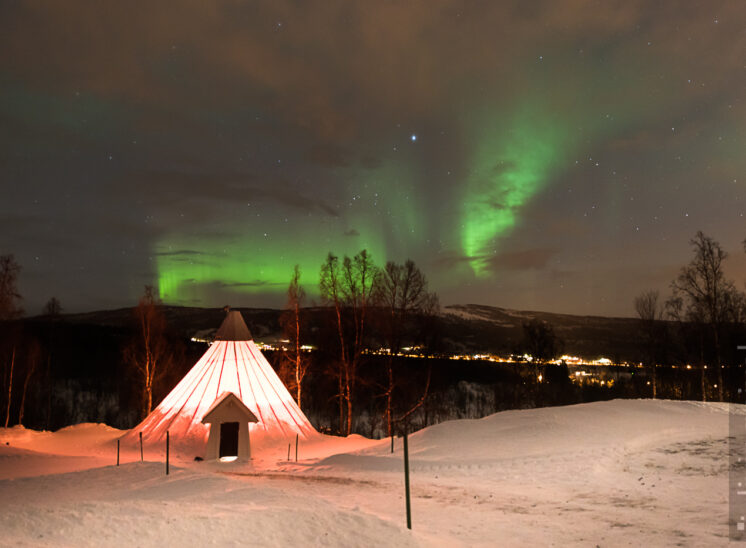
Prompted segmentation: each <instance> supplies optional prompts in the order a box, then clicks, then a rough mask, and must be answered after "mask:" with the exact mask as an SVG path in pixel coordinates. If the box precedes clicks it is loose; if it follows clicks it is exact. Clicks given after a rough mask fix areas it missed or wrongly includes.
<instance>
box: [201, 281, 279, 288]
mask: <svg viewBox="0 0 746 548" xmlns="http://www.w3.org/2000/svg"><path fill="white" fill-rule="evenodd" d="M216 285H217V286H218V287H259V288H260V287H277V286H284V285H287V284H286V282H270V281H267V280H252V281H250V282H231V283H225V282H217V283H216Z"/></svg>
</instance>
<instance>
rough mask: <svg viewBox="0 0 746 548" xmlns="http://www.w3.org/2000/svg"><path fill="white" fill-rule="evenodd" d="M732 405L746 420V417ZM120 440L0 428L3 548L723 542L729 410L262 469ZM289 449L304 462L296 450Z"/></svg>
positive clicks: (97, 432)
mask: <svg viewBox="0 0 746 548" xmlns="http://www.w3.org/2000/svg"><path fill="white" fill-rule="evenodd" d="M735 410H736V412H738V413H739V414H746V408H744V407H741V406H739V407H737V408H735ZM121 434H122V432H121V431H118V430H115V429H111V428H109V427H106V426H104V425H90V424H89V425H78V426H75V427H70V428H66V429H63V430H61V431H59V432H55V433H48V432H33V431H29V430H24V429H22V428H12V429H0V510H2V511H1V512H0V531H2V538H1V540H0V544H3V545H22V546H24V545H25V546H59V545H64V546H70V545H75V546H81V545H82V546H100V545H107V546H132V545H139V546H161V547H162V546H171V545H173V546H182V545H191V546H202V545H206V544H216V545H220V546H232V545H236V546H238V545H242V546H243V545H246V544H251V545H253V546H291V545H292V546H307V545H322V546H382V545H388V546H418V545H419V546H454V545H455V546H458V545H463V546H474V545H482V546H537V545H541V546H547V545H555V546H568V545H581V546H596V545H599V546H618V545H652V546H661V545H684V546H714V545H724V544H726V543H727V538H728V521H727V520H728V507H727V504H728V482H727V479H728V446H727V436H728V406H727V405H725V404H717V403H708V404H701V403H694V402H674V401H650V400H632V401H630V400H616V401H611V402H597V403H591V404H583V405H575V406H569V407H555V408H543V409H532V410H522V411H506V412H502V413H498V414H496V415H492V416H489V417H485V418H483V419H478V420H463V421H453V422H448V423H443V424H440V425H437V426H433V427H430V428H427V429H425V430H422V431H420V432H417V433H415V434H413V435H412V436H410V440H409V441H410V457H411V468H412V496H413V501H412V513H413V531H411V532H410V531H408V530H407V529H406V525H405V517H404V496H403V495H404V488H403V466H402V446H401V440H399V439H397V440H396V445H395V453H394V454H393V455H392V454H391V453H390V442H389V440H381V441H373V440H366V439H364V438H360V437H359V436H353V437H351V438H348V439H339V438H332V437H326V438H324V440H323V441H322V442H320V443H318V444H315V445H313V446H301V448H300V460H299V462H298V463H295V462H287V460H286V459H287V446H282V447H277V446H276V447H271V448H254V449H255V450H256V451H257V454H256V459H255V461H254V463H253V465H251V466H248V465H235V464H218V463H207V462H194V461H193V460H191V459H190V458H189V456H187V455H181V456H177V459H176V460H177V462H176V463H174V466H173V467H172V470H171V474H170V475H169V476H166V475H165V473H164V472H165V470H164V465H163V463H162V462H161V460H160V459H161V456H160V455H155V454H150V455H148V454H146V462H144V463H140V462H139V449H137V448H122V455H121V461H122V465H121V466H119V467H116V466H114V463H115V459H116V439H117V438H118V437H119V436H121ZM293 456H294V455H293Z"/></svg>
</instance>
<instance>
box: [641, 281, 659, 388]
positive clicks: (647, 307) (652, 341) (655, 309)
mask: <svg viewBox="0 0 746 548" xmlns="http://www.w3.org/2000/svg"><path fill="white" fill-rule="evenodd" d="M635 312H637V317H638V318H640V322H641V325H640V331H641V333H640V334H641V338H642V342H643V346H644V355H645V361H646V362H647V364H646V365H647V366H648V367H649V368H650V374H651V379H652V380H651V384H652V389H653V399H655V398H656V396H657V394H658V388H657V387H658V384H657V375H656V361H657V357H658V356H657V352H656V347H657V346H658V345H660V344H662V340H661V332H662V324H663V315H664V308H663V305H662V303H661V300H660V293H659V292H658V291H655V290H652V289H651V290H647V291H644V292H642V293H641V294H640V295H638V296H637V297H635Z"/></svg>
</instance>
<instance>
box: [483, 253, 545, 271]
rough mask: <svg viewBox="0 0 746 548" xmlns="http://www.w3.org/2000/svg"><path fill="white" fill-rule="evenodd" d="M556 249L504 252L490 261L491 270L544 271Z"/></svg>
mask: <svg viewBox="0 0 746 548" xmlns="http://www.w3.org/2000/svg"><path fill="white" fill-rule="evenodd" d="M556 254H557V250H556V249H548V248H536V249H526V250H522V251H513V252H502V253H498V254H497V255H495V256H493V257H491V258H490V259H488V261H487V262H488V264H489V265H490V269H491V270H499V269H507V270H542V269H544V268H546V266H547V265H548V264H549V261H550V260H551V258H552V257H554V256H555V255H556Z"/></svg>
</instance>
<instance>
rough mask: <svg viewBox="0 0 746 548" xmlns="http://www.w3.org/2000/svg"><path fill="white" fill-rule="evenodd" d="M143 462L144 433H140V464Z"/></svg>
mask: <svg viewBox="0 0 746 548" xmlns="http://www.w3.org/2000/svg"><path fill="white" fill-rule="evenodd" d="M142 461H143V458H142V432H140V462H142Z"/></svg>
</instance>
